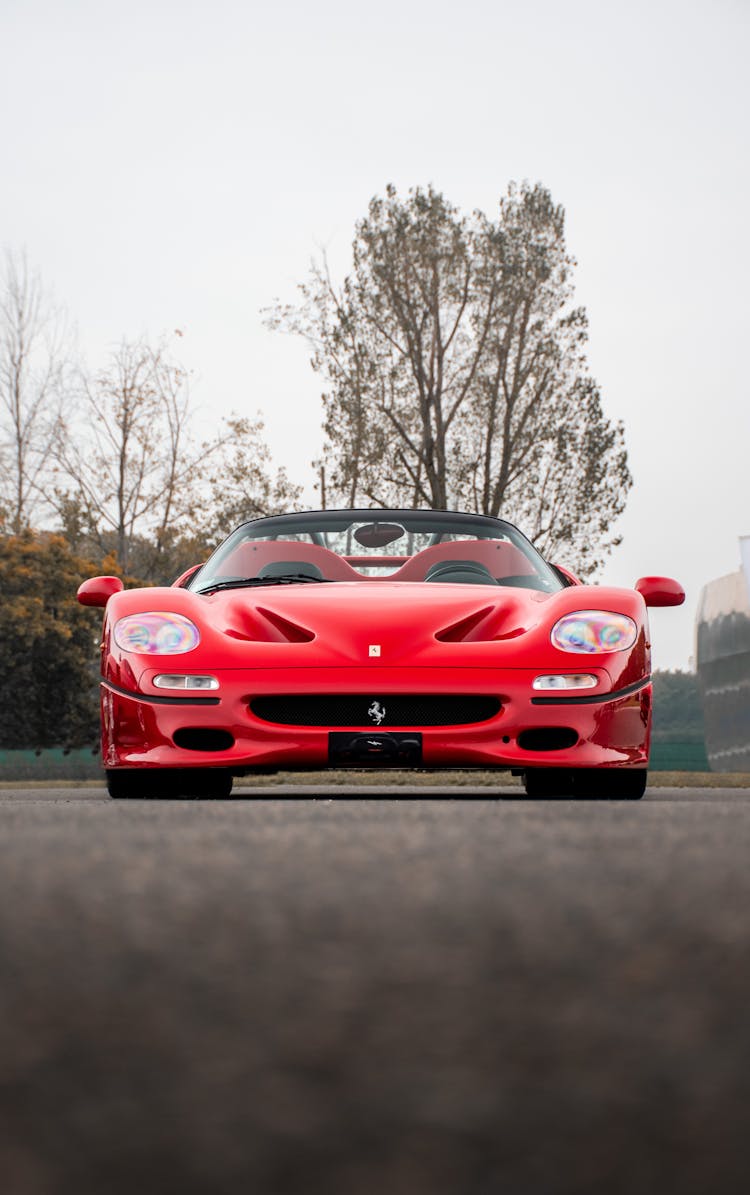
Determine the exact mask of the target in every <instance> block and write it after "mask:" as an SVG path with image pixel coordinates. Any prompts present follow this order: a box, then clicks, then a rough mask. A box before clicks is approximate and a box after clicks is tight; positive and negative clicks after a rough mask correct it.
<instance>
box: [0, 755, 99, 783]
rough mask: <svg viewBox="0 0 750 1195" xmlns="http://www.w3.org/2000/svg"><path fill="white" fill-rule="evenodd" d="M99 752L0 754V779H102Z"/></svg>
mask: <svg viewBox="0 0 750 1195" xmlns="http://www.w3.org/2000/svg"><path fill="white" fill-rule="evenodd" d="M102 777H103V772H102V765H101V758H100V756H99V751H98V749H97V750H96V752H92V750H91V748H90V747H87V748H84V749H83V750H78V751H67V752H66V751H63V749H62V747H56V748H51V749H50V750H49V751H39V752H36V751H0V780H49V781H50V782H51V783H52V782H53V781H55V780H101V779H102Z"/></svg>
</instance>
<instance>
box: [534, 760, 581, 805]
mask: <svg viewBox="0 0 750 1195" xmlns="http://www.w3.org/2000/svg"><path fill="white" fill-rule="evenodd" d="M523 783H524V788H525V789H526V796H527V797H536V798H538V799H540V800H545V799H547V800H550V799H554V798H557V797H570V796H572V794H573V779H572V773H571V772H570V771H566V770H565V769H564V768H529V770H528V771H527V772H524V776H523Z"/></svg>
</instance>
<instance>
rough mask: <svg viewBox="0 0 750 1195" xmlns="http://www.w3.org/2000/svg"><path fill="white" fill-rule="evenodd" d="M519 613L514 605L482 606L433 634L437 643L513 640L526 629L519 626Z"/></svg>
mask: <svg viewBox="0 0 750 1195" xmlns="http://www.w3.org/2000/svg"><path fill="white" fill-rule="evenodd" d="M518 621H519V611H518V609H517V607H516V606H515V604H514V605H512V606H510V607H505V608H503V607H502V606H484V607H483V608H482V609H481V610H475V611H474V613H473V614H469V615H468V617H467V618H462V619H460V620H459V622H453V623H450V625H449V626H447V627H443V628H442V629H441V630H439V631H436V632H435V638H436V639H437V641H438V643H495V642H498V641H499V640H501V639H515V637H516V635H523V633H524V631H526V630H527V629H528V628H527V627H525V626H519V625H518Z"/></svg>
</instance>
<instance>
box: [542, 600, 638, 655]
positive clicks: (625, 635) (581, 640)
mask: <svg viewBox="0 0 750 1195" xmlns="http://www.w3.org/2000/svg"><path fill="white" fill-rule="evenodd" d="M637 635H638V628H637V627H636V625H635V623H634V622H633V620H632V618H628V616H627V614H613V613H612V611H611V610H576V612H575V613H574V614H566V615H565V616H564V617H563V618H561V619H560V620H559V621H558V622H556V623H555V625H554V626H553V628H552V635H551V638H552V642H553V643H554V645H555V647H559V648H560V650H561V651H572V652H579V653H590V652H607V651H627V650H628V648H629V647H632V646H633V644H634V643H635V641H636V637H637Z"/></svg>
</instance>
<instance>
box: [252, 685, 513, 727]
mask: <svg viewBox="0 0 750 1195" xmlns="http://www.w3.org/2000/svg"><path fill="white" fill-rule="evenodd" d="M376 707H377V708H376ZM250 709H251V710H252V711H253V713H254V714H255V716H256V718H262V719H263V721H264V722H275V723H277V724H278V725H281V726H357V727H359V726H363V727H374V726H376V727H381V728H382V729H383V730H387V729H388V728H389V727H392V726H464V725H467V724H468V723H471V722H487V721H488V720H489V719H490V718H493V717H494V716H495V714H497V713H498V711H499V709H500V702H499V701H498V699H497V697H463V696H460V695H459V696H457V695H450V696H443V695H442V694H437V695H435V694H432V693H430V694H426V695H424V696H423V695H421V694H419V693H417V694H404V693H398V694H390V695H388V694H385V695H383V696H375V695H372V694H369V693H368V694H367V695H366V696H361V695H360V694H358V693H355V694H349V693H341V694H337V695H335V696H331V695H330V694H320V695H317V694H304V695H303V696H294V695H287V696H283V697H254V698H253V699H252V701H251V702H250ZM370 711H372V712H370ZM381 715H382V716H381Z"/></svg>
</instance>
